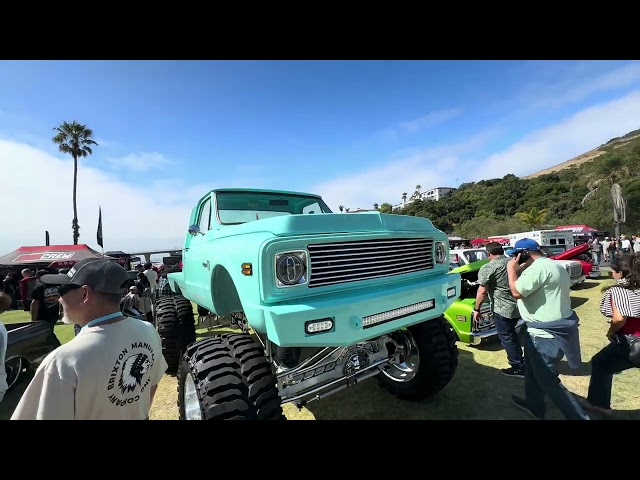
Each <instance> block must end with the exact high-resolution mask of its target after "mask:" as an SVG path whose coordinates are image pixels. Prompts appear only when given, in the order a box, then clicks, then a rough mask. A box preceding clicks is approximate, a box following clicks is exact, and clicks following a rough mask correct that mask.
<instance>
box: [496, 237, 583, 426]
mask: <svg viewBox="0 0 640 480" xmlns="http://www.w3.org/2000/svg"><path fill="white" fill-rule="evenodd" d="M507 253H508V254H509V255H511V256H513V257H514V258H513V259H512V260H510V261H509V263H508V264H507V273H508V276H509V288H510V289H511V293H512V294H513V296H514V297H515V298H517V299H518V310H519V311H520V315H522V318H523V319H524V321H525V323H526V325H527V333H526V334H525V335H524V337H525V339H524V358H525V362H524V374H525V379H524V390H525V398H520V397H518V396H516V395H513V396H512V397H511V398H512V400H513V403H514V404H515V405H516V406H517V407H519V408H521V409H522V410H524V411H526V412H527V413H529V414H530V415H533V416H534V417H536V418H538V419H543V418H544V415H545V412H546V404H545V401H544V398H545V395H548V396H549V398H550V399H551V401H552V402H553V403H555V404H556V406H557V407H558V408H559V409H560V411H561V412H562V413H563V415H564V416H565V418H567V419H568V420H589V417H588V416H587V415H586V414H585V413H584V411H583V410H582V408H581V407H580V405H579V404H578V402H577V401H576V399H575V398H574V396H573V395H572V394H571V392H569V391H568V390H567V389H566V388H565V386H564V385H563V384H562V382H561V381H560V378H559V376H558V364H559V363H560V360H562V358H563V357H565V356H566V357H567V362H568V364H569V367H570V368H579V367H580V366H581V363H582V359H581V355H580V336H579V333H578V321H579V319H578V316H577V315H576V313H575V312H574V311H573V309H572V308H571V295H570V288H571V278H570V277H569V274H568V273H567V271H566V270H565V269H564V268H563V267H562V265H560V264H559V263H558V262H556V261H554V260H551V259H550V258H546V257H545V256H543V254H542V252H541V251H540V245H538V243H537V242H536V241H535V240H532V239H530V238H523V239H520V240H518V241H517V242H516V243H515V245H514V249H513V250H511V251H508V252H507ZM521 265H524V266H525V267H524V270H522V267H521ZM520 271H521V273H520V275H519V276H518V272H520Z"/></svg>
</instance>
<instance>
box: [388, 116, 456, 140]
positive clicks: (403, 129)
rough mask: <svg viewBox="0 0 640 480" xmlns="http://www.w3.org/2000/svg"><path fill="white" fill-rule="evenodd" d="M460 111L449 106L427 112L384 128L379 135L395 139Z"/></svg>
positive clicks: (439, 121)
mask: <svg viewBox="0 0 640 480" xmlns="http://www.w3.org/2000/svg"><path fill="white" fill-rule="evenodd" d="M461 113H462V110H461V109H459V108H449V109H447V110H438V111H435V112H429V113H427V114H426V115H424V116H422V117H420V118H416V119H414V120H409V121H407V122H401V123H399V124H398V125H396V126H393V127H388V128H385V129H384V130H382V132H381V136H382V137H383V138H386V139H390V140H397V139H398V137H399V135H401V134H403V133H416V132H418V131H420V130H426V129H428V128H432V127H434V126H436V125H438V124H440V123H444V122H446V121H449V120H451V119H452V118H455V117H457V116H459V115H460V114H461Z"/></svg>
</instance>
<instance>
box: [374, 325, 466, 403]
mask: <svg viewBox="0 0 640 480" xmlns="http://www.w3.org/2000/svg"><path fill="white" fill-rule="evenodd" d="M407 331H408V335H407ZM407 331H405V332H404V335H407V337H409V338H410V339H412V340H413V344H414V345H415V347H417V351H418V356H419V367H418V370H417V371H416V372H415V374H414V376H413V378H411V379H410V380H408V381H399V380H397V379H395V380H394V379H392V378H390V377H389V375H385V374H384V373H380V374H378V376H377V378H378V384H379V385H380V386H381V387H383V388H385V389H387V390H389V391H390V392H391V393H393V394H394V395H396V396H397V397H399V398H401V399H404V400H422V399H425V398H428V397H431V396H433V395H435V394H436V393H438V392H439V391H440V390H442V389H443V388H444V387H446V386H447V384H448V383H449V382H450V381H451V379H452V378H453V375H454V374H455V372H456V369H457V367H458V346H457V345H456V335H455V333H454V332H453V331H452V329H451V326H450V325H449V322H447V320H446V319H445V318H444V317H439V318H435V319H433V320H428V321H426V322H423V323H419V324H417V325H412V326H410V327H408V328H407Z"/></svg>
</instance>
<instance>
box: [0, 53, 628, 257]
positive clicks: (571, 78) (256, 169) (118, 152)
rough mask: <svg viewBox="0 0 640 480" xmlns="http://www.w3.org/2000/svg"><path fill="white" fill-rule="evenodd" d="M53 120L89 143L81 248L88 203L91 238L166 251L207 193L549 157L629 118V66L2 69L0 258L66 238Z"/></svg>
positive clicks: (334, 200) (467, 170)
mask: <svg viewBox="0 0 640 480" xmlns="http://www.w3.org/2000/svg"><path fill="white" fill-rule="evenodd" d="M63 120H66V121H72V120H77V121H79V122H81V123H85V124H87V125H88V126H89V127H91V128H92V129H93V130H94V132H95V136H96V138H97V141H98V143H99V144H100V145H99V146H98V147H96V149H95V150H94V155H93V156H91V157H90V158H89V159H86V160H83V162H82V163H81V168H80V173H79V192H78V196H79V202H78V203H79V209H80V211H79V222H80V226H81V227H83V229H82V230H81V234H83V236H81V241H84V242H86V243H88V244H89V245H91V246H93V247H95V223H96V215H97V209H98V205H102V209H103V215H104V228H105V242H106V245H105V248H107V249H124V250H127V249H129V250H130V249H138V248H143V247H145V246H147V245H149V246H157V247H160V246H162V247H164V246H167V247H173V246H175V245H181V244H182V241H183V235H184V229H185V222H186V221H187V220H188V214H189V211H190V209H191V207H192V205H193V202H195V201H196V200H197V198H199V197H200V196H201V195H202V194H203V193H204V192H205V191H206V190H208V189H210V188H215V187H242V186H247V187H264V188H283V189H291V190H303V191H312V192H314V193H319V194H321V195H323V197H325V199H326V200H327V203H328V204H329V206H330V207H332V208H333V209H335V210H337V206H338V205H339V204H343V205H346V206H349V207H351V208H352V209H356V208H371V207H372V205H373V203H375V202H377V203H379V204H381V203H383V202H390V203H397V202H399V201H400V196H401V194H402V193H403V192H408V193H409V194H411V193H412V192H413V190H415V186H416V184H420V185H421V186H422V187H423V189H427V188H431V187H435V186H456V184H457V183H462V182H467V181H476V180H480V179H483V178H495V177H502V176H504V175H505V174H507V173H515V174H516V175H527V174H529V173H533V172H535V171H538V170H540V169H543V168H546V167H549V166H552V165H555V164H558V163H561V162H563V161H566V160H568V159H570V158H572V157H573V156H576V155H579V154H581V153H584V152H586V151H588V150H590V149H592V148H595V147H597V146H598V145H600V144H602V143H604V142H606V141H607V140H609V139H610V138H612V137H615V136H620V135H623V134H625V133H627V132H629V131H631V130H634V129H637V128H640V62H623V61H602V62H587V61H577V62H565V61H539V62H538V61H518V62H510V61H208V62H205V61H118V62H116V61H111V62H110V61H58V62H56V61H3V62H0V165H2V166H4V167H5V168H8V171H9V172H10V173H11V175H10V178H11V182H10V183H11V185H10V186H9V187H8V188H9V190H10V191H15V192H18V191H25V189H27V190H32V191H34V192H35V193H34V197H33V205H32V206H31V209H32V210H31V211H32V215H31V216H30V219H29V220H25V219H22V218H20V219H16V220H12V221H13V222H15V225H14V228H9V229H7V228H3V229H2V230H3V231H2V233H0V253H6V252H9V251H12V250H13V249H15V248H17V247H18V246H19V245H24V244H40V243H42V239H41V237H43V235H42V233H41V232H42V231H43V230H44V229H45V227H44V225H46V229H48V230H49V231H50V232H51V233H52V242H53V243H66V242H68V241H70V240H71V229H70V227H69V225H70V223H71V218H72V210H71V180H72V169H71V162H70V159H69V158H67V157H66V156H64V155H61V154H59V153H58V152H57V150H56V146H55V145H54V144H53V143H52V142H51V137H52V128H53V127H54V126H56V125H57V124H59V123H60V122H61V121H63ZM18 159H19V160H18ZM5 171H7V170H5ZM5 178H6V177H5ZM43 191H46V192H48V193H47V194H45V193H42V192H43ZM16 194H17V193H16ZM123 224H129V225H132V227H128V228H126V229H125V228H123V227H122V225H123ZM129 228H133V230H130V229H129ZM140 230H142V231H140Z"/></svg>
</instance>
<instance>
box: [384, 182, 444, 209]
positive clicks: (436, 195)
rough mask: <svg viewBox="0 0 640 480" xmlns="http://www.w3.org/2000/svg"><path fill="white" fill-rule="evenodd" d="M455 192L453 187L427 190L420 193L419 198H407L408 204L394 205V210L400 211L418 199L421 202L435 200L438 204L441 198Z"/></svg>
mask: <svg viewBox="0 0 640 480" xmlns="http://www.w3.org/2000/svg"><path fill="white" fill-rule="evenodd" d="M454 190H456V189H455V188H453V187H436V188H432V189H430V190H425V191H424V192H420V194H419V195H418V196H417V197H414V198H407V201H406V202H403V203H399V204H397V205H394V206H393V210H400V209H401V208H404V207H406V206H407V205H409V204H410V203H411V202H413V201H414V200H415V199H416V198H417V199H419V200H435V201H436V202H437V201H438V200H440V199H441V198H444V197H447V196H449V195H451V193H452V192H453V191H454Z"/></svg>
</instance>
